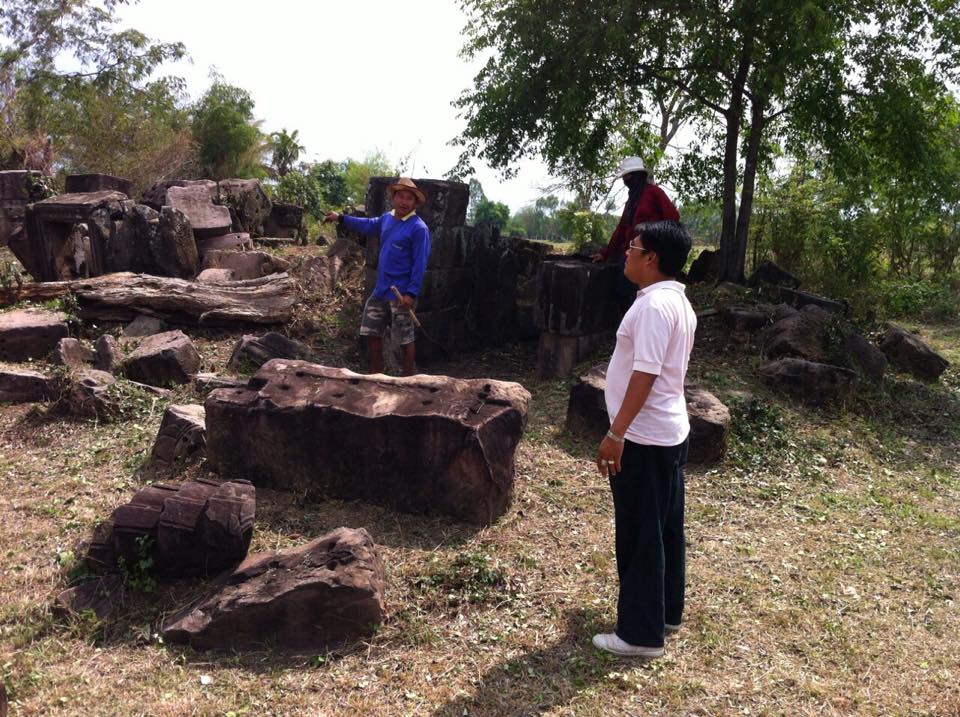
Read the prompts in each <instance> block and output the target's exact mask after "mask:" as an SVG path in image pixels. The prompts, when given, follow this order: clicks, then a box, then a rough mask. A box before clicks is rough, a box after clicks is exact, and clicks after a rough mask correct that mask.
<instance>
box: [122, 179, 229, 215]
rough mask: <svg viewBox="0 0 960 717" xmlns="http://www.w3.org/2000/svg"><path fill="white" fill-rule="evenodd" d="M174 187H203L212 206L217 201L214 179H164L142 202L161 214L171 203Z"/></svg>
mask: <svg viewBox="0 0 960 717" xmlns="http://www.w3.org/2000/svg"><path fill="white" fill-rule="evenodd" d="M172 187H202V188H203V189H204V190H205V191H206V193H207V200H208V201H209V202H210V203H211V204H212V203H213V202H214V201H216V199H217V183H216V182H214V181H213V180H212V179H163V180H161V181H159V182H157V183H156V184H154V185H153V186H152V187H150V188H149V189H148V190H147V191H145V192H144V193H143V197H142V198H141V200H140V202H141V203H142V204H146V205H147V206H148V207H151V208H153V209H154V210H155V211H158V212H159V211H160V208H161V207H163V206H164V205H166V204H169V203H170V201H169V199H168V197H167V194H168V192H169V191H170V189H171V188H172Z"/></svg>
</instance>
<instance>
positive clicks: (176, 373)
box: [123, 331, 200, 386]
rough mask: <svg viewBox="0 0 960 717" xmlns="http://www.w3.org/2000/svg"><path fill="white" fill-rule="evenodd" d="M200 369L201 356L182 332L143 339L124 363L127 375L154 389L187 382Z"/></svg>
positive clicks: (166, 333) (170, 332) (168, 332)
mask: <svg viewBox="0 0 960 717" xmlns="http://www.w3.org/2000/svg"><path fill="white" fill-rule="evenodd" d="M199 369H200V354H199V353H197V349H196V348H195V347H194V345H193V343H192V342H191V341H190V337H189V336H187V335H186V334H185V333H183V332H182V331H165V332H164V333H162V334H154V335H153V336H147V337H146V338H144V339H143V340H142V341H141V342H140V344H139V346H137V348H136V349H135V350H134V351H133V352H132V353H131V354H130V355H129V356H127V358H126V359H125V360H124V362H123V373H124V375H125V376H126V377H127V378H129V379H131V380H133V381H140V382H141V383H148V384H150V385H151V386H169V385H172V384H176V383H188V382H189V381H190V377H191V376H192V375H193V374H195V373H196V372H197V371H198V370H199Z"/></svg>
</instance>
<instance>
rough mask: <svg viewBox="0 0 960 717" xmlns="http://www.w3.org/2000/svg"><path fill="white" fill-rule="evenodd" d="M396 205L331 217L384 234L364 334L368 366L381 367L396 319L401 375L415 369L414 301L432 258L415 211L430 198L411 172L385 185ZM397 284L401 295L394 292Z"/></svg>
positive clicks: (329, 217)
mask: <svg viewBox="0 0 960 717" xmlns="http://www.w3.org/2000/svg"><path fill="white" fill-rule="evenodd" d="M387 194H388V195H389V196H390V199H391V201H392V202H393V209H392V210H391V211H389V212H387V213H386V214H384V215H382V216H379V217H376V218H375V219H363V218H361V217H351V216H346V215H343V214H339V213H337V212H330V213H329V214H327V215H326V217H324V221H327V222H339V223H341V224H342V225H343V226H344V228H346V229H348V230H351V231H355V232H359V233H360V234H366V235H378V236H379V237H380V259H379V261H378V262H377V285H376V286H375V287H374V288H373V293H372V294H370V297H369V298H368V299H367V302H366V304H364V307H363V319H362V320H361V322H360V335H361V336H366V337H367V354H368V356H369V360H370V371H371V372H373V373H382V372H383V337H384V336H385V335H386V333H387V330H388V329H389V327H390V325H391V324H396V327H397V330H398V332H399V335H400V346H401V350H402V352H403V374H404V375H405V376H410V375H411V374H413V364H414V359H415V357H416V350H415V348H414V341H415V339H416V335H415V331H414V326H413V320H412V318H411V316H410V310H411V309H413V308H414V306H416V302H417V295H418V294H419V293H420V285H421V284H422V283H423V273H424V271H426V268H427V259H428V258H429V257H430V230H429V229H428V228H427V225H426V224H425V223H424V221H423V220H422V219H421V218H420V217H418V216H417V212H416V208H417V207H418V206H420V205H422V204H423V203H424V202H426V200H427V197H426V195H425V194H424V193H423V192H422V191H421V190H420V188H419V187H417V185H416V184H414V183H413V180H412V179H410V178H408V177H401V178H400V179H399V180H397V182H396V183H395V184H391V185H390V186H389V187H387ZM393 287H397V289H398V290H399V292H400V294H401V297H400V299H399V300H397V298H396V295H395V294H394V293H393Z"/></svg>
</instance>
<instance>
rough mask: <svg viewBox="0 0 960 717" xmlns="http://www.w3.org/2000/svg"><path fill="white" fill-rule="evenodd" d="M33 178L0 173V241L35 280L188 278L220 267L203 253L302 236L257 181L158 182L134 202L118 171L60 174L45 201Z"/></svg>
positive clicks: (294, 210)
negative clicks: (271, 236) (61, 184)
mask: <svg viewBox="0 0 960 717" xmlns="http://www.w3.org/2000/svg"><path fill="white" fill-rule="evenodd" d="M34 177H35V175H34V174H33V173H30V172H0V240H2V242H3V243H8V244H9V247H10V249H11V250H12V251H13V253H14V254H15V255H16V257H17V258H18V259H19V260H20V262H21V263H22V264H23V266H24V268H26V270H27V271H28V272H29V273H30V274H31V275H32V276H33V277H34V279H35V280H37V281H61V280H71V279H84V278H90V277H97V276H101V275H104V274H108V273H114V272H125V271H132V272H136V273H146V274H153V275H156V276H169V277H176V278H182V279H192V278H194V277H196V275H197V274H198V273H199V272H200V271H201V270H202V269H204V268H220V267H219V266H217V262H218V260H212V262H207V259H206V255H207V254H208V253H210V252H214V251H223V250H230V251H237V250H244V249H252V248H253V244H252V241H251V240H252V239H257V240H263V241H267V240H268V237H266V236H265V232H267V231H273V232H276V234H277V235H278V236H280V237H283V239H282V241H292V240H293V239H294V238H299V239H301V240H303V239H305V236H304V235H303V232H302V227H303V210H302V209H301V208H299V207H296V206H294V205H289V204H281V203H278V204H277V205H276V206H275V205H274V204H273V203H272V202H271V201H270V199H269V197H267V195H266V193H265V192H264V190H263V187H262V186H261V185H260V182H259V181H258V180H253V179H225V180H222V181H220V182H214V181H212V180H205V179H201V180H179V179H175V180H163V181H160V182H157V183H156V184H154V185H153V186H152V187H150V188H149V189H147V190H146V191H145V192H144V194H143V196H142V198H141V199H140V201H139V202H136V201H134V200H133V199H132V198H131V192H132V185H131V182H130V181H129V180H126V179H122V178H120V177H111V176H109V175H103V174H84V175H69V176H68V177H67V178H66V192H65V193H64V194H61V195H58V196H54V197H49V198H43V197H39V196H31V189H30V188H31V187H32V186H33V185H32V184H31V181H32V178H34ZM210 263H212V264H213V265H214V266H212V267H211V266H208V264H210ZM248 264H249V262H248ZM267 264H269V262H267ZM249 265H250V266H252V264H249ZM243 273H244V274H245V275H247V277H249V273H250V269H249V268H247V269H246V270H245V271H244V272H243ZM260 276H263V274H261V275H260ZM249 278H253V277H249Z"/></svg>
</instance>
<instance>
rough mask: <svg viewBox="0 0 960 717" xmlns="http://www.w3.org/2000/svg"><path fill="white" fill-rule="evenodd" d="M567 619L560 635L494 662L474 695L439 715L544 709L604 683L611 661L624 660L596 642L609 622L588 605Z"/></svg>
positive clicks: (443, 707)
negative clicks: (594, 637)
mask: <svg viewBox="0 0 960 717" xmlns="http://www.w3.org/2000/svg"><path fill="white" fill-rule="evenodd" d="M563 624H564V631H563V634H562V635H561V636H560V638H559V639H557V640H556V641H554V642H552V643H551V644H549V645H547V646H545V647H543V648H540V649H538V650H533V651H530V652H526V653H524V654H521V655H518V656H516V657H514V658H511V659H509V660H507V661H505V662H501V663H499V664H498V665H496V666H494V667H492V668H490V669H489V670H487V672H486V673H485V674H484V675H482V676H481V677H480V680H479V684H478V685H477V688H476V692H475V693H474V694H473V695H471V696H463V697H458V698H456V699H453V700H451V701H449V702H447V703H445V704H443V705H441V706H440V707H439V708H437V709H436V710H435V711H434V712H433V713H432V714H433V716H434V717H461V715H466V714H469V715H471V717H477V716H479V715H490V716H491V717H492V716H494V715H496V716H497V717H499V716H501V715H514V716H516V717H520V716H532V715H541V714H545V713H547V712H552V711H553V710H554V709H555V708H556V707H558V706H561V705H564V704H567V703H569V702H570V701H571V700H573V699H574V698H576V696H577V695H578V694H579V693H580V692H582V691H584V690H586V689H589V688H590V687H591V686H593V685H595V684H597V683H599V682H600V681H601V680H602V679H603V678H604V675H606V673H607V672H608V671H609V670H610V668H611V666H612V665H615V664H617V663H618V662H620V660H618V658H615V657H614V656H612V655H608V654H606V653H602V652H599V651H598V650H596V649H595V648H594V647H593V646H592V645H591V643H590V638H591V636H592V635H593V634H594V633H596V632H600V631H602V630H606V629H609V625H608V624H606V623H605V622H604V621H603V619H602V618H601V617H600V614H599V612H595V611H593V610H590V609H586V608H575V609H571V610H569V611H567V612H566V613H565V614H564V616H563Z"/></svg>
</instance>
